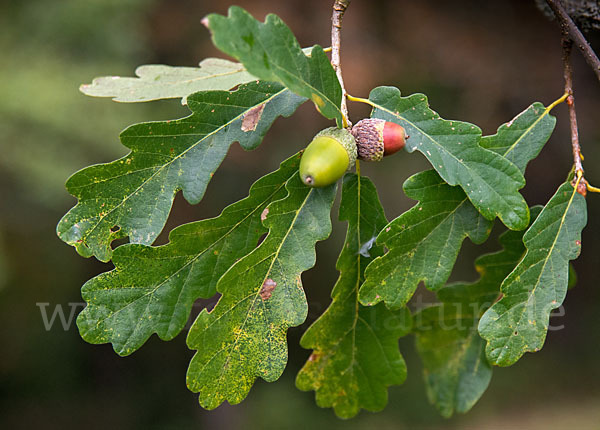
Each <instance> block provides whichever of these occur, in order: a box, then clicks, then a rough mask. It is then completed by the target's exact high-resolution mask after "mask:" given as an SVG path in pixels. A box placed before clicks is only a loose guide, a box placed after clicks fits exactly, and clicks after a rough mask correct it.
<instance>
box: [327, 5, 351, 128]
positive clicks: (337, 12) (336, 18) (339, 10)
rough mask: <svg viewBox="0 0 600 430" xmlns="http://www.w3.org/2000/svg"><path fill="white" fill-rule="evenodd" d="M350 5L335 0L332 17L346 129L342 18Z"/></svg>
mask: <svg viewBox="0 0 600 430" xmlns="http://www.w3.org/2000/svg"><path fill="white" fill-rule="evenodd" d="M349 5H350V0H335V2H334V3H333V14H332V15H331V64H332V65H333V69H334V70H335V74H336V75H337V78H338V80H339V81H340V86H341V87H342V104H341V106H340V109H341V111H342V119H343V122H344V127H350V125H351V123H350V120H349V119H348V106H347V105H346V88H344V79H343V78H342V67H341V65H340V50H341V41H342V18H343V17H344V13H345V12H346V9H347V8H348V6H349Z"/></svg>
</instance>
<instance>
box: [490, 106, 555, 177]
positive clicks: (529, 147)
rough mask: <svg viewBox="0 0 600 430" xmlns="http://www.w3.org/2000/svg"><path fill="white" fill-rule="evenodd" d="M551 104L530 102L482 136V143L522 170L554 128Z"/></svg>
mask: <svg viewBox="0 0 600 430" xmlns="http://www.w3.org/2000/svg"><path fill="white" fill-rule="evenodd" d="M551 109H552V106H549V107H547V108H546V107H544V105H543V104H541V103H538V102H536V103H533V104H532V105H531V106H529V107H528V108H527V109H525V110H524V111H523V112H521V113H520V114H519V115H517V116H516V117H515V118H513V119H512V120H511V121H510V122H508V123H506V124H502V125H501V126H500V127H498V132H497V133H496V134H494V135H492V136H484V137H483V138H482V139H481V146H482V147H484V148H486V149H489V150H490V151H494V152H495V153H497V154H500V155H502V156H503V157H504V158H506V159H507V160H509V161H511V162H512V163H513V164H514V165H515V166H517V167H518V168H519V170H520V171H521V173H525V168H526V167H527V163H528V162H529V161H531V160H533V159H534V158H535V157H537V156H538V154H539V153H540V151H541V150H542V148H543V147H544V144H545V143H546V142H547V141H548V139H549V138H550V135H551V134H552V132H553V131H554V126H555V124H556V118H554V117H553V116H551V115H550V110H551Z"/></svg>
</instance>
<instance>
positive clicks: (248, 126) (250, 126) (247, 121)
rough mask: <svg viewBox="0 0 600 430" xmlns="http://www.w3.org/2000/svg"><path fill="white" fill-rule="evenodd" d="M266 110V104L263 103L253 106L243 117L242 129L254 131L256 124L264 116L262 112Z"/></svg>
mask: <svg viewBox="0 0 600 430" xmlns="http://www.w3.org/2000/svg"><path fill="white" fill-rule="evenodd" d="M264 110H265V104H264V103H263V104H261V105H258V106H255V107H253V108H252V109H250V110H249V111H248V112H246V113H245V114H244V117H243V118H242V131H254V130H256V126H257V125H258V122H259V121H260V117H262V113H263V111H264Z"/></svg>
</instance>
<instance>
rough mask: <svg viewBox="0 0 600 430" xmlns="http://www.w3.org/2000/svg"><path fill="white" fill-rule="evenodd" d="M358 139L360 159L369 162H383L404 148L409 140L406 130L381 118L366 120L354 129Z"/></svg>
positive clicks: (353, 133) (353, 132)
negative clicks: (386, 156)
mask: <svg viewBox="0 0 600 430" xmlns="http://www.w3.org/2000/svg"><path fill="white" fill-rule="evenodd" d="M352 135H353V136H354V138H355V139H356V146H357V151H358V158H360V159H361V160H367V161H381V159H382V158H383V157H384V156H385V155H391V154H393V153H395V152H397V151H399V150H400V149H402V148H404V143H405V139H406V138H407V136H406V134H405V132H404V128H403V127H402V126H400V125H398V124H395V123H393V122H389V121H385V120H383V119H379V118H365V119H362V120H360V121H358V122H357V123H356V124H355V125H354V127H352Z"/></svg>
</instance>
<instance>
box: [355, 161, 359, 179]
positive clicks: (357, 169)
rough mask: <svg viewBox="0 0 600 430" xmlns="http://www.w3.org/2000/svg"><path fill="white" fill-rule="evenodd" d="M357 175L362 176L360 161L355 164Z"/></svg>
mask: <svg viewBox="0 0 600 430" xmlns="http://www.w3.org/2000/svg"><path fill="white" fill-rule="evenodd" d="M355 169H356V174H357V175H358V176H360V160H356V164H355Z"/></svg>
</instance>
